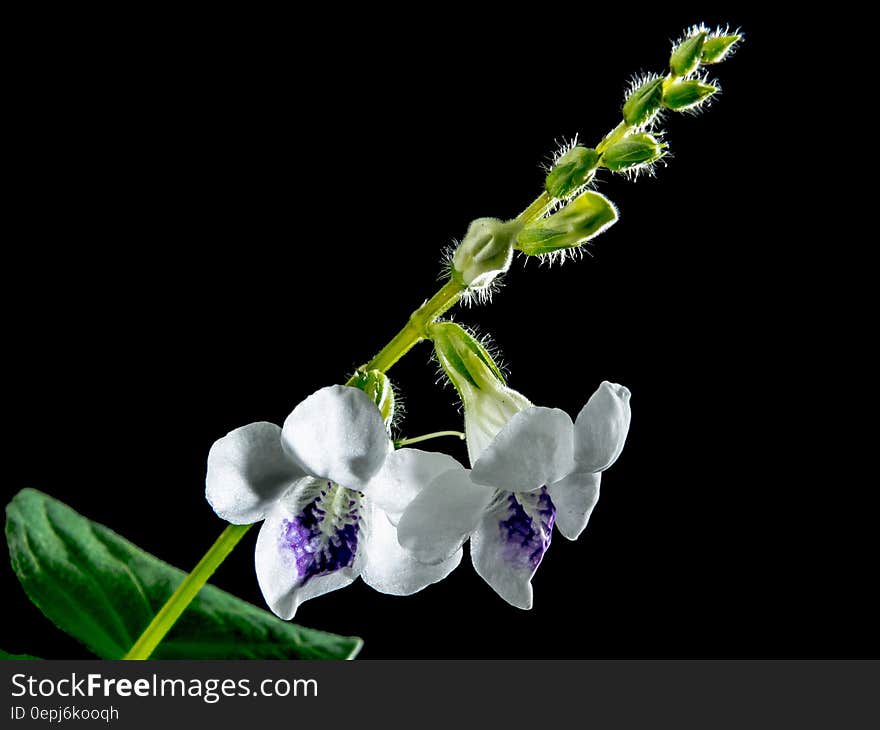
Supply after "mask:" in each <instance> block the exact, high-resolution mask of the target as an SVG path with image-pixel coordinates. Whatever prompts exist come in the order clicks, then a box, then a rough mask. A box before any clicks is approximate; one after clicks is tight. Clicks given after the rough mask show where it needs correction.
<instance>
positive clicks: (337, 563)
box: [255, 478, 363, 619]
mask: <svg viewBox="0 0 880 730" xmlns="http://www.w3.org/2000/svg"><path fill="white" fill-rule="evenodd" d="M362 500H363V498H362V497H361V496H360V494H359V493H358V492H354V491H351V490H349V489H345V488H344V487H339V486H337V485H336V484H333V483H332V482H328V481H319V480H316V479H311V478H309V479H302V480H300V481H299V482H297V483H296V485H294V487H293V488H292V489H291V490H290V491H289V492H288V493H287V494H285V495H284V496H283V497H282V498H281V499H280V500H279V501H278V502H277V503H276V505H275V507H274V509H273V510H272V511H271V512H270V513H269V516H268V517H267V518H266V521H265V522H264V523H263V526H262V528H261V529H260V535H259V537H258V538H257V550H256V554H255V563H256V569H257V580H258V581H259V584H260V589H261V590H262V591H263V597H264V598H265V599H266V603H267V604H269V607H270V608H271V609H272V611H274V612H275V613H276V614H277V615H278V616H280V617H281V618H283V619H290V618H293V616H294V615H295V614H296V610H297V608H298V607H299V605H300V604H301V603H302V602H303V601H307V600H309V599H310V598H315V597H317V596H321V595H323V594H325V593H329V592H330V591H335V590H337V589H339V588H344V587H345V586H347V585H348V584H349V583H351V582H352V581H353V580H354V579H355V578H357V576H358V575H359V573H360V570H361V564H362V562H363V561H362V555H361V552H362V551H361V550H360V549H359V548H360V543H361V540H362V535H361V524H360V523H361V520H362Z"/></svg>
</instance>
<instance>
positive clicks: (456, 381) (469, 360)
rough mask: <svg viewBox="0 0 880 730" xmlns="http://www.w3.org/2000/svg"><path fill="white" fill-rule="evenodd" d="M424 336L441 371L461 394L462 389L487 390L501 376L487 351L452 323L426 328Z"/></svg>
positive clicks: (502, 379)
mask: <svg viewBox="0 0 880 730" xmlns="http://www.w3.org/2000/svg"><path fill="white" fill-rule="evenodd" d="M428 337H430V338H431V340H433V342H434V350H435V351H436V353H437V359H438V360H439V361H440V366H441V367H442V368H443V371H444V372H445V373H446V375H447V376H449V380H450V381H452V384H453V385H454V386H455V388H456V390H458V391H459V393H461V391H462V389H463V388H465V387H473V388H481V389H485V388H491V387H493V386H494V384H495V382H496V381H498V382H500V383H501V384H502V385H503V384H504V375H503V374H502V373H501V369H500V368H499V367H498V365H496V364H495V361H494V360H493V359H492V356H491V355H490V354H489V352H488V350H486V348H485V347H483V345H482V344H481V343H480V341H479V340H478V339H477V338H476V337H474V336H473V335H472V334H471V333H470V332H468V331H467V330H466V329H464V328H463V327H461V326H460V325H458V324H456V323H455V322H449V321H440V322H434V323H433V324H430V325H428Z"/></svg>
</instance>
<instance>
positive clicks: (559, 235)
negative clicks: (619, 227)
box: [516, 190, 617, 256]
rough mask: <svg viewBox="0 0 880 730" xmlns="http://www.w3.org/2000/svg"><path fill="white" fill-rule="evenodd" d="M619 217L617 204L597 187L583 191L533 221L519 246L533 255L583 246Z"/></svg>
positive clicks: (521, 236)
mask: <svg viewBox="0 0 880 730" xmlns="http://www.w3.org/2000/svg"><path fill="white" fill-rule="evenodd" d="M616 220H617V208H615V207H614V205H613V204H612V203H611V201H610V200H608V198H606V197H605V196H604V195H601V194H599V193H597V192H595V191H593V190H587V191H586V192H583V193H581V194H580V195H579V196H578V197H577V198H575V199H574V200H573V201H572V202H571V203H569V204H568V205H567V206H565V207H564V208H563V209H562V210H560V211H557V212H556V213H554V214H553V215H551V216H548V217H547V218H541V219H540V220H537V221H534V222H533V223H529V224H528V225H527V226H526V227H525V228H524V229H523V230H522V231H520V234H519V235H518V236H517V239H516V247H517V249H518V250H520V251H522V252H523V253H525V254H528V255H529V256H540V255H542V254H547V253H553V252H554V251H561V250H563V249H567V248H574V247H575V246H580V245H581V244H582V243H585V242H586V241H588V240H590V239H591V238H593V236H597V235H598V234H600V233H601V232H602V231H604V230H605V229H606V228H608V226H610V225H612V224H613V223H614V222H615V221H616Z"/></svg>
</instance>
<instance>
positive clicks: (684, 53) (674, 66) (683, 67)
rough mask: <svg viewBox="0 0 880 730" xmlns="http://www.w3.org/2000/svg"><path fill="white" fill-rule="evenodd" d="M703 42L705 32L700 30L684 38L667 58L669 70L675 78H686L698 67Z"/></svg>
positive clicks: (704, 40)
mask: <svg viewBox="0 0 880 730" xmlns="http://www.w3.org/2000/svg"><path fill="white" fill-rule="evenodd" d="M705 42H706V31H705V30H702V29H701V30H697V31H696V32H695V33H693V34H692V35H690V36H688V37H687V38H685V39H684V40H683V41H682V42H681V43H679V44H678V45H677V46H676V47H675V48H674V49H673V51H672V56H670V58H669V68H670V70H671V71H672V73H673V74H674V75H675V76H687V75H688V74H689V73H691V72H692V71H694V70H695V69H696V68H697V66H699V65H700V59H701V58H702V54H703V44H704V43H705Z"/></svg>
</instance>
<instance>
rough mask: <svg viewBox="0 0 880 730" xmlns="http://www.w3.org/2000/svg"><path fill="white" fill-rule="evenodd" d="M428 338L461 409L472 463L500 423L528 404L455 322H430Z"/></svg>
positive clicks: (475, 340)
mask: <svg viewBox="0 0 880 730" xmlns="http://www.w3.org/2000/svg"><path fill="white" fill-rule="evenodd" d="M428 336H429V337H430V338H431V339H432V340H433V341H434V352H435V353H436V355H437V359H438V360H439V361H440V366H441V367H442V368H443V372H445V373H446V376H447V377H448V378H449V380H450V382H451V383H452V385H453V386H455V390H456V391H457V392H458V395H459V397H460V398H461V402H462V405H463V406H464V430H465V435H466V437H467V447H468V456H469V457H470V460H471V463H472V464H473V463H474V462H475V461H476V460H477V459H478V458H479V456H480V454H481V453H482V452H483V450H484V449H485V448H486V447H487V446H488V445H489V443H491V441H492V439H494V438H495V436H496V435H497V434H498V432H499V431H500V430H501V429H502V428H503V427H504V424H506V423H507V422H508V421H509V420H510V419H511V418H513V416H515V415H516V414H517V413H519V412H520V411H521V410H523V409H525V408H528V407H530V406H531V405H532V403H531V401H529V399H528V398H526V397H525V396H524V395H522V394H521V393H517V392H516V391H515V390H513V389H511V388H508V387H507V385H506V384H505V382H504V376H503V375H502V374H501V370H500V369H499V368H498V366H497V365H496V364H495V361H494V360H493V359H492V356H491V355H490V354H489V353H488V352H487V351H486V348H485V347H483V345H482V344H481V343H480V342H479V341H478V340H477V339H476V338H475V337H474V336H473V335H472V334H470V333H469V332H467V331H466V330H464V329H463V328H462V327H460V326H459V325H457V324H456V323H455V322H434V323H433V324H431V325H430V326H429V327H428Z"/></svg>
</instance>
